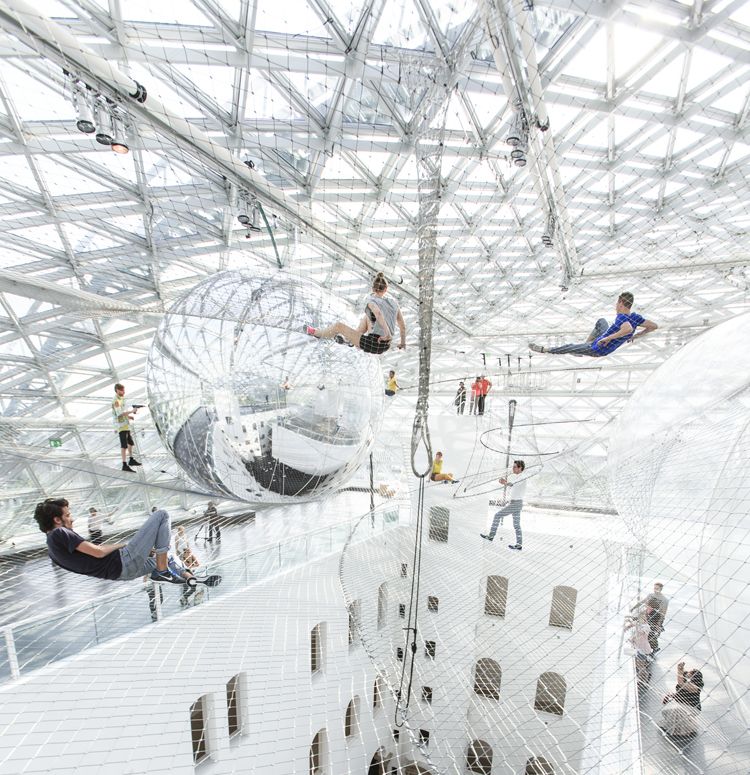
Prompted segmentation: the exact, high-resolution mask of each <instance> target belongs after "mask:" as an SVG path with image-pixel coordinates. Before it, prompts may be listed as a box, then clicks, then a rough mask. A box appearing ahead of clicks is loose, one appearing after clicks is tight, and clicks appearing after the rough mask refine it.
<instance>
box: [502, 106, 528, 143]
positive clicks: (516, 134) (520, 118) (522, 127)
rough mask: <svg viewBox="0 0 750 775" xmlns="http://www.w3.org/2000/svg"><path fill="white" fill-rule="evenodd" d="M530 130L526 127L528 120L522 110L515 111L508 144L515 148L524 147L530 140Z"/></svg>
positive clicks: (507, 140)
mask: <svg viewBox="0 0 750 775" xmlns="http://www.w3.org/2000/svg"><path fill="white" fill-rule="evenodd" d="M528 135H529V130H528V128H527V125H526V119H525V117H524V114H523V111H522V110H514V111H513V118H512V119H511V121H510V129H509V130H508V138H507V139H506V141H505V142H506V143H507V144H508V145H509V146H510V147H511V148H515V147H516V146H518V145H524V144H525V142H526V139H527V138H528Z"/></svg>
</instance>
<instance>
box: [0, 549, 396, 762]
mask: <svg viewBox="0 0 750 775" xmlns="http://www.w3.org/2000/svg"><path fill="white" fill-rule="evenodd" d="M337 570H338V561H337V558H335V557H333V558H330V559H328V560H324V561H321V562H318V563H315V564H312V565H310V566H308V567H307V568H305V569H303V570H302V571H300V572H295V573H292V574H289V575H287V576H284V577H280V578H279V577H277V578H275V579H273V580H271V581H270V582H268V583H266V584H258V585H255V586H254V587H252V588H249V589H247V590H243V591H240V592H237V593H234V594H231V595H229V596H227V597H223V598H221V599H219V600H217V601H214V602H211V603H210V604H208V605H205V606H202V607H197V608H194V609H191V610H190V611H187V612H185V613H183V614H181V615H178V616H176V617H172V618H170V619H169V620H168V621H165V622H162V623H159V624H156V625H153V626H149V627H147V628H144V629H143V630H141V631H138V632H136V633H134V634H132V635H130V636H127V637H125V638H120V639H118V640H115V641H112V642H110V643H108V644H106V645H104V646H101V647H97V648H94V649H91V650H89V651H86V652H85V653H84V654H81V655H80V656H79V657H76V658H72V659H68V660H64V661H62V662H59V663H56V664H55V665H53V666H50V667H48V668H44V669H42V670H39V671H37V672H36V673H33V674H32V675H30V676H28V677H25V678H22V679H21V680H19V681H17V682H16V683H14V684H10V685H7V686H5V687H4V688H3V689H2V690H0V732H1V733H2V734H1V737H0V773H2V774H3V775H10V774H11V773H13V774H14V775H15V773H19V772H21V771H23V772H24V773H35V772H44V773H50V772H54V773H61V774H62V773H77V774H79V775H80V773H82V772H91V773H94V772H100V771H102V770H104V771H105V772H107V773H114V774H115V775H118V774H119V773H133V775H142V774H143V773H145V772H149V771H163V772H169V773H170V775H192V773H193V772H196V771H197V772H198V773H201V774H202V775H218V774H219V773H231V772H259V773H260V772H268V773H289V774H290V775H291V774H293V773H294V774H296V773H300V775H302V774H303V773H304V774H305V775H306V774H307V772H308V753H309V746H310V743H311V741H312V739H313V737H314V735H315V733H316V732H317V731H318V730H319V729H321V728H326V730H327V736H328V749H329V752H330V755H329V764H328V766H327V768H326V769H325V770H324V772H326V773H329V775H330V774H335V775H339V774H340V773H348V772H353V773H362V772H366V770H367V765H368V764H369V762H370V760H371V758H372V756H373V754H374V753H375V751H376V750H377V749H378V747H379V746H381V745H383V746H385V747H386V749H387V750H388V751H389V752H390V751H393V750H394V745H393V743H392V733H391V718H390V717H389V716H392V714H389V712H388V709H387V708H386V709H383V710H378V711H375V713H374V715H373V709H372V687H373V683H374V679H375V670H374V668H373V667H372V664H371V662H370V661H369V659H368V658H367V656H366V654H365V652H364V650H363V648H362V647H361V645H359V644H357V645H355V646H352V647H350V646H349V645H348V644H347V616H346V610H345V606H344V603H343V599H342V595H341V589H340V586H339V585H338V579H337ZM172 592H175V593H176V592H177V590H172V589H168V590H166V593H167V594H171V593H172ZM321 621H325V622H326V624H327V640H326V661H325V669H324V671H323V673H322V675H316V676H311V674H310V645H309V637H310V631H311V630H312V628H313V627H314V626H315V624H317V623H318V622H321ZM241 672H246V673H247V676H248V681H247V699H248V703H247V715H246V723H245V726H244V729H243V731H242V735H241V736H240V737H239V738H233V739H232V740H231V741H230V740H229V739H228V734H227V732H226V696H225V691H226V688H225V687H226V682H227V681H228V680H229V679H230V678H231V677H232V676H233V675H235V674H237V673H241ZM355 694H358V695H359V696H360V698H361V708H362V714H361V719H360V734H359V735H358V736H356V737H355V738H354V739H349V740H346V739H345V738H344V713H345V710H346V707H347V704H348V703H349V701H350V700H351V698H352V696H353V695H355ZM202 695H209V696H210V705H211V706H212V707H213V709H214V714H213V719H212V723H213V727H212V740H211V743H212V745H213V751H212V755H211V761H209V762H206V763H204V764H201V765H199V766H198V767H197V769H196V768H195V767H194V765H193V761H192V745H191V735H190V719H189V712H190V707H191V705H192V703H193V702H194V701H195V700H196V699H198V698H199V697H200V696H202Z"/></svg>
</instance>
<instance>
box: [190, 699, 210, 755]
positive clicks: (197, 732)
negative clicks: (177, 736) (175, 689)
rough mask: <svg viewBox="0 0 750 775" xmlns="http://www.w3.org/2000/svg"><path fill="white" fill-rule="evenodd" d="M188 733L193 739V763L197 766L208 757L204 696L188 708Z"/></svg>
mask: <svg viewBox="0 0 750 775" xmlns="http://www.w3.org/2000/svg"><path fill="white" fill-rule="evenodd" d="M190 731H191V733H192V738H193V761H194V762H195V764H198V762H202V761H203V760H204V759H205V758H206V757H207V756H208V745H207V744H206V697H205V696H203V697H201V698H199V699H197V700H196V701H195V702H194V703H193V704H192V705H191V706H190Z"/></svg>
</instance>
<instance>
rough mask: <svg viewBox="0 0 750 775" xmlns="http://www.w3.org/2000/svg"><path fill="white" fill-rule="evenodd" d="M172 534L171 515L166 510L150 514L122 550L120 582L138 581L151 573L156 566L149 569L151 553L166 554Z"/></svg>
mask: <svg viewBox="0 0 750 775" xmlns="http://www.w3.org/2000/svg"><path fill="white" fill-rule="evenodd" d="M171 534H172V526H171V524H170V521H169V514H168V513H167V512H166V511H164V509H160V510H159V511H154V512H152V513H151V514H149V516H148V519H146V521H145V522H144V523H143V526H142V527H141V529H140V530H139V531H138V532H137V533H136V534H135V535H134V536H133V537H132V538H131V539H130V540H129V541H128V542H127V543H126V544H125V546H123V547H122V549H120V558H121V559H122V573H121V574H120V581H129V580H130V579H137V578H138V577H139V576H144V575H146V574H147V573H150V572H151V571H152V570H153V568H154V567H156V565H155V564H154V565H153V566H151V567H149V562H148V560H149V556H148V555H149V552H150V551H151V550H152V549H156V553H157V554H166V553H167V552H168V551H169V541H170V538H171Z"/></svg>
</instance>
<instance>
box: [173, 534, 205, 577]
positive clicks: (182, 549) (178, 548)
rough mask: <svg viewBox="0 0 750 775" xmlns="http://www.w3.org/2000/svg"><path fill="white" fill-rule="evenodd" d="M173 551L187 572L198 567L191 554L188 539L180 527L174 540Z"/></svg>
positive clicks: (195, 558)
mask: <svg viewBox="0 0 750 775" xmlns="http://www.w3.org/2000/svg"><path fill="white" fill-rule="evenodd" d="M174 550H175V554H176V555H177V557H178V558H179V560H180V562H181V563H182V564H183V565H184V566H185V567H186V568H187V569H188V570H192V569H193V568H197V567H199V566H200V562H199V561H198V558H197V557H196V556H195V555H194V554H193V550H192V549H191V548H190V543H189V542H188V537H187V535H186V534H185V528H184V527H183V526H182V525H180V526H179V527H178V528H177V535H176V536H175V539H174Z"/></svg>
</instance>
